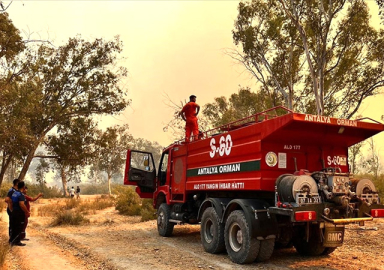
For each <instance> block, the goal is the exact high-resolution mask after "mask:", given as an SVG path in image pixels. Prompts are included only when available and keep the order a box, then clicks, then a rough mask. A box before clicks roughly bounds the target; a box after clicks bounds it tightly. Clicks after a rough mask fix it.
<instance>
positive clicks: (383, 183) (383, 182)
mask: <svg viewBox="0 0 384 270" xmlns="http://www.w3.org/2000/svg"><path fill="white" fill-rule="evenodd" d="M355 178H356V179H370V180H372V182H373V184H374V185H375V187H376V189H377V192H378V193H379V197H380V199H381V203H383V200H384V174H379V175H378V176H377V177H375V176H374V175H372V174H371V173H360V174H357V175H355Z"/></svg>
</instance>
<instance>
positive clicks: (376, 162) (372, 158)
mask: <svg viewBox="0 0 384 270" xmlns="http://www.w3.org/2000/svg"><path fill="white" fill-rule="evenodd" d="M367 143H368V145H369V148H368V151H369V153H368V156H367V157H366V158H365V159H364V160H363V162H362V165H361V166H362V168H363V169H364V170H365V171H366V172H367V173H370V174H373V177H374V178H375V179H376V178H378V176H379V173H380V171H381V163H380V156H379V153H378V151H377V149H376V145H375V142H374V140H373V138H372V137H371V138H369V139H368V140H367Z"/></svg>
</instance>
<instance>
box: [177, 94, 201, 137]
mask: <svg viewBox="0 0 384 270" xmlns="http://www.w3.org/2000/svg"><path fill="white" fill-rule="evenodd" d="M199 111H200V106H199V105H198V104H197V103H196V96H195V95H191V96H190V97H189V102H188V103H187V104H185V105H184V107H183V109H182V110H181V112H180V113H179V115H180V116H181V117H182V118H183V120H184V121H185V122H186V123H185V142H189V140H190V137H191V133H192V134H193V140H197V138H198V135H199V127H198V124H197V115H198V114H199Z"/></svg>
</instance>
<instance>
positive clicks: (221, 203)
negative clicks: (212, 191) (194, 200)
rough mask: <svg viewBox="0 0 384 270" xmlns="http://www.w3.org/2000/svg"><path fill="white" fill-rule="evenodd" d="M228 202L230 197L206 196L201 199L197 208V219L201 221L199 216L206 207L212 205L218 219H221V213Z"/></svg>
mask: <svg viewBox="0 0 384 270" xmlns="http://www.w3.org/2000/svg"><path fill="white" fill-rule="evenodd" d="M229 202H230V199H226V198H207V199H205V200H204V201H203V203H202V204H201V206H200V208H199V212H198V214H197V219H198V220H199V221H201V217H202V216H203V213H204V211H205V210H206V209H207V208H208V207H213V208H214V209H215V211H216V213H217V215H218V216H219V219H220V221H221V222H222V221H223V214H224V210H225V208H226V205H227V204H228V203H229Z"/></svg>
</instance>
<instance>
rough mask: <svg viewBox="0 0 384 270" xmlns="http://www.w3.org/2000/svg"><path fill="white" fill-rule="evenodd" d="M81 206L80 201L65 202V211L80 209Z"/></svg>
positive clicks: (69, 200) (70, 200) (67, 200)
mask: <svg viewBox="0 0 384 270" xmlns="http://www.w3.org/2000/svg"><path fill="white" fill-rule="evenodd" d="M79 205H80V201H79V200H75V199H72V198H70V199H66V200H65V209H67V210H71V209H74V208H76V207H78V206H79Z"/></svg>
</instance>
